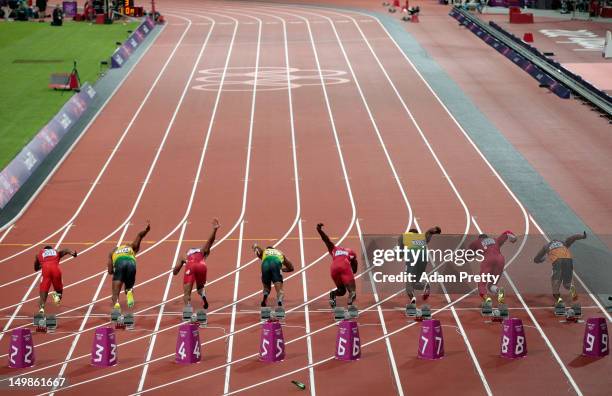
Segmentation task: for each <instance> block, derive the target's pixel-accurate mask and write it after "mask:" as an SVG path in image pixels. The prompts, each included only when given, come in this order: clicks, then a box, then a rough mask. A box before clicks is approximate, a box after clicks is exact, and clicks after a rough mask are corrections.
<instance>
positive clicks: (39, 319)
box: [34, 313, 57, 333]
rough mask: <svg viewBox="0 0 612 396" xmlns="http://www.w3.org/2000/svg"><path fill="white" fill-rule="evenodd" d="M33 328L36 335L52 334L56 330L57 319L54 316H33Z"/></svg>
mask: <svg viewBox="0 0 612 396" xmlns="http://www.w3.org/2000/svg"><path fill="white" fill-rule="evenodd" d="M34 326H36V332H37V333H47V332H49V333H53V332H54V331H55V330H56V329H57V317H56V316H55V315H48V316H46V317H45V315H43V314H41V313H37V314H36V315H34Z"/></svg>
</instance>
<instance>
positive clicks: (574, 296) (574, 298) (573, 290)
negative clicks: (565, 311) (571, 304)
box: [569, 283, 578, 301]
mask: <svg viewBox="0 0 612 396" xmlns="http://www.w3.org/2000/svg"><path fill="white" fill-rule="evenodd" d="M569 293H570V297H571V298H572V301H578V293H577V292H576V286H574V284H573V283H572V284H571V285H570V289H569Z"/></svg>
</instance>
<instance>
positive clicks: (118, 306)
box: [113, 303, 121, 312]
mask: <svg viewBox="0 0 612 396" xmlns="http://www.w3.org/2000/svg"><path fill="white" fill-rule="evenodd" d="M113 310H115V311H119V312H121V304H119V303H115V306H114V307H113Z"/></svg>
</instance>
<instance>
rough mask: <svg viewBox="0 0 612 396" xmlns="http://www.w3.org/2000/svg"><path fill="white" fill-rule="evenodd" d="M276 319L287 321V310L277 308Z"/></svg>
mask: <svg viewBox="0 0 612 396" xmlns="http://www.w3.org/2000/svg"><path fill="white" fill-rule="evenodd" d="M274 317H275V318H276V319H278V320H284V319H285V308H283V307H276V310H275V311H274Z"/></svg>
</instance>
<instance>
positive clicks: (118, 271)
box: [113, 258, 136, 290]
mask: <svg viewBox="0 0 612 396" xmlns="http://www.w3.org/2000/svg"><path fill="white" fill-rule="evenodd" d="M113 281H120V282H123V284H124V285H125V289H126V290H129V289H131V288H133V287H134V283H136V262H135V261H134V260H132V259H129V258H119V259H117V261H116V262H115V266H114V269H113Z"/></svg>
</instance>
